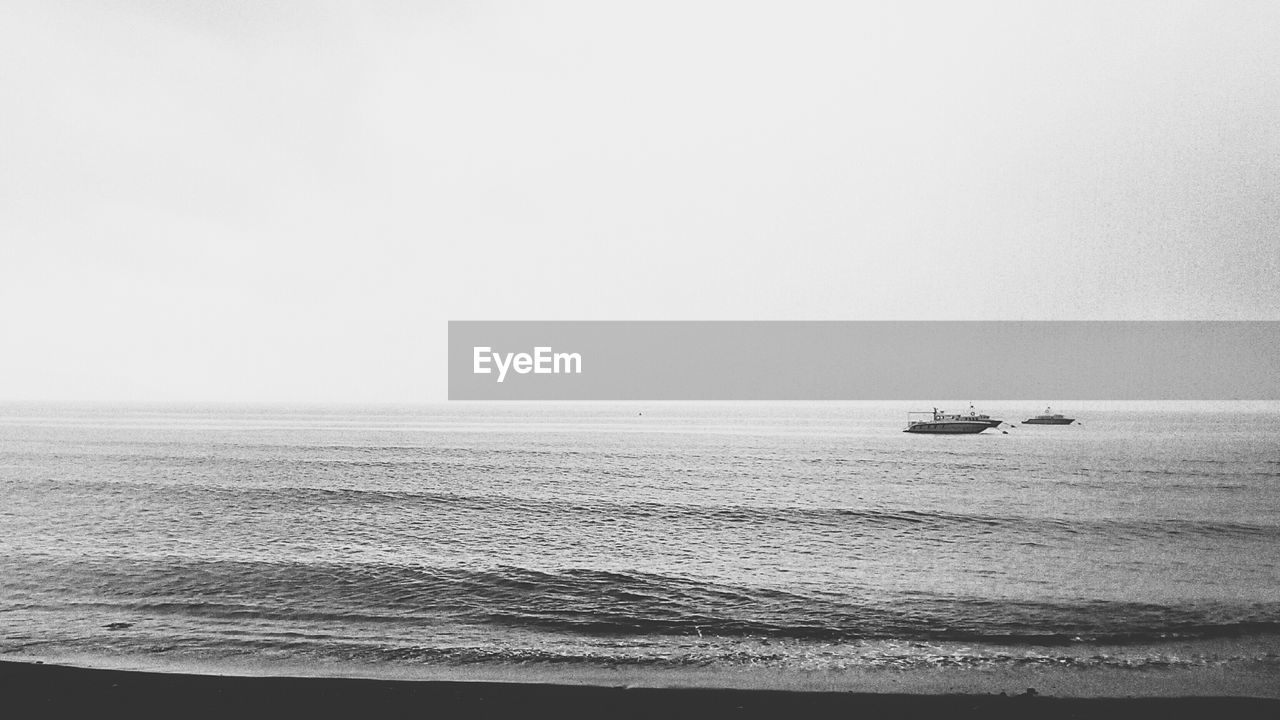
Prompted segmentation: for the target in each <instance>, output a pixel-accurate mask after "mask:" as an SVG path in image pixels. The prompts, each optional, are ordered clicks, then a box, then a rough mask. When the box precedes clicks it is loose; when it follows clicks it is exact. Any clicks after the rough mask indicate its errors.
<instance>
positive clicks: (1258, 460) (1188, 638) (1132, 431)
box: [0, 401, 1280, 687]
mask: <svg viewBox="0 0 1280 720" xmlns="http://www.w3.org/2000/svg"><path fill="white" fill-rule="evenodd" d="M968 405H969V403H968V402H967V401H950V402H949V403H945V404H942V405H939V403H937V402H933V401H921V402H915V403H908V402H899V403H889V402H883V403H871V402H867V403H836V402H831V403H674V402H672V403H634V402H629V403H607V402H597V403H581V404H573V403H564V404H559V403H509V404H507V403H441V404H435V405H422V406H407V405H406V406H399V405H397V406H373V407H364V406H351V405H344V406H313V405H305V406H304V405H297V406H292V405H234V404H209V405H162V404H151V405H110V404H97V405H68V404H61V405H53V404H7V405H0V659H9V660H31V659H41V660H47V661H58V660H60V659H66V658H71V659H76V660H78V661H80V662H88V663H89V664H95V665H99V666H107V667H113V666H114V667H139V666H150V667H156V666H164V667H179V668H181V667H210V666H236V665H237V664H239V665H240V666H244V667H253V668H257V669H258V670H259V671H265V672H272V671H273V668H290V669H297V668H310V669H311V672H314V673H318V674H335V675H368V676H382V675H401V676H402V675H405V674H409V675H413V674H414V673H422V674H424V675H426V676H432V677H448V676H449V673H451V672H463V671H466V670H469V669H470V670H474V669H477V668H479V669H485V668H490V669H493V668H502V669H506V670H509V671H510V670H515V671H519V670H520V669H526V670H538V671H540V672H543V673H544V674H545V673H551V674H552V676H554V674H555V673H557V672H568V673H572V672H574V671H581V670H585V669H591V670H596V671H610V670H612V671H627V670H631V671H643V670H645V669H655V670H664V671H668V675H669V676H670V675H671V673H675V675H674V676H676V677H678V676H679V673H680V672H683V671H692V670H704V671H705V670H712V671H719V672H724V673H728V674H733V673H748V674H750V673H756V675H755V676H758V677H785V676H787V675H788V674H792V675H796V674H805V673H825V674H826V676H827V677H838V676H839V674H840V673H846V672H866V671H876V672H887V673H912V672H917V671H929V670H932V669H940V668H950V669H959V670H962V671H963V670H972V671H975V672H981V671H984V670H992V669H995V670H999V669H1001V668H1006V669H1007V668H1028V667H1030V668H1036V667H1057V668H1068V669H1082V670H1087V669H1090V668H1104V669H1105V668H1109V669H1115V670H1117V671H1125V672H1130V671H1135V670H1136V671H1141V670H1144V669H1169V668H1174V669H1176V668H1216V669H1218V670H1219V671H1221V672H1226V673H1230V672H1234V671H1240V672H1251V673H1255V674H1256V673H1262V674H1263V676H1264V677H1268V676H1269V677H1275V678H1277V679H1278V680H1280V403H1268V402H1226V403H1194V402H1188V403H1172V402H1166V403H1156V402H1152V403H1114V402H1113V403H1102V402H1067V401H1060V402H1058V403H1056V404H1055V407H1054V411H1055V412H1062V413H1064V414H1067V415H1069V416H1072V417H1075V418H1077V422H1076V423H1074V424H1072V425H1067V426H1044V425H1026V424H1024V423H1023V422H1022V421H1023V420H1024V419H1026V418H1028V417H1031V416H1033V415H1035V414H1037V413H1040V412H1043V409H1044V407H1043V406H1044V402H1042V401H1028V402H1008V401H1002V402H988V403H978V405H977V409H978V410H979V411H980V412H988V413H989V414H991V415H992V416H993V417H997V418H1004V419H1006V420H1007V421H1008V424H1006V425H1003V426H1001V427H1000V428H995V429H990V430H987V431H985V432H983V433H982V434H980V435H958V436H940V435H919V434H909V433H904V432H902V430H903V428H904V427H905V426H906V421H907V412H909V411H919V410H928V409H930V407H932V406H940V407H943V408H944V409H947V410H948V411H961V412H967V411H968ZM1277 687H1280V681H1278V682H1277Z"/></svg>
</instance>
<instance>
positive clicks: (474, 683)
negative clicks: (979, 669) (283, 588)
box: [0, 660, 1280, 718]
mask: <svg viewBox="0 0 1280 720" xmlns="http://www.w3.org/2000/svg"><path fill="white" fill-rule="evenodd" d="M598 679H599V678H597V680H598ZM619 679H620V680H622V678H619ZM903 690H907V691H906V692H903ZM0 693H2V695H0V697H2V698H3V705H2V706H3V707H5V708H10V709H13V708H22V709H26V710H29V711H31V712H33V713H50V712H55V713H73V712H75V713H90V712H92V713H102V712H107V711H113V710H114V711H120V712H127V713H131V714H133V715H135V716H136V715H137V714H138V713H145V714H154V715H160V714H166V715H170V714H181V715H190V714H192V713H195V714H204V713H208V714H210V715H217V716H227V715H229V714H231V713H236V714H241V715H244V714H248V715H264V716H265V715H268V714H270V715H278V714H279V713H281V712H287V713H301V712H323V713H361V714H368V713H387V714H390V713H397V714H400V713H409V712H418V713H424V712H431V713H447V714H458V715H468V716H471V715H476V714H484V715H492V714H496V713H502V714H513V715H514V714H517V713H519V714H527V713H531V712H551V713H555V715H556V716H558V717H652V716H657V715H666V716H689V717H693V716H698V717H707V716H712V717H714V716H718V715H732V716H735V717H766V716H768V717H776V716H778V715H779V714H781V713H787V712H793V713H794V712H800V713H803V714H804V715H805V716H814V715H835V714H843V715H847V714H850V713H859V712H860V713H868V712H870V713H876V714H880V713H895V714H901V713H919V714H929V715H937V714H943V713H945V714H946V715H963V716H969V717H978V716H981V717H984V718H990V717H1010V718H1012V717H1026V716H1027V715H1028V713H1035V714H1036V715H1037V716H1039V717H1042V718H1058V717H1063V718H1065V717H1086V716H1087V717H1090V718H1098V717H1132V716H1134V715H1135V714H1137V713H1175V714H1180V713H1197V714H1202V713H1209V712H1226V713H1230V716H1231V717H1276V716H1278V715H1280V699H1277V698H1271V697H1256V696H1240V695H1217V694H1209V695H1206V694H1203V693H1202V692H1200V693H1197V692H1196V691H1195V690H1194V689H1191V688H1188V689H1187V693H1186V694H1185V695H1184V694H1170V695H1159V696H1157V695H1140V696H1124V695H1123V694H1122V695H1119V696H1109V697H1108V696H1096V697H1095V696H1077V695H1059V694H1051V693H1045V692H1039V691H1032V690H1029V689H1028V690H1023V691H1022V692H1020V693H1017V694H1010V693H1007V692H1005V693H979V692H929V691H927V690H920V689H916V690H915V691H912V690H911V689H910V688H886V689H885V690H884V691H866V690H865V689H863V688H859V689H857V690H830V689H826V690H823V689H754V688H744V687H713V686H707V685H699V684H689V685H652V684H644V685H637V684H634V683H617V684H601V683H599V682H594V683H571V682H554V681H551V682H547V681H533V682H530V681H528V680H527V679H526V680H495V679H475V680H464V679H454V680H443V679H374V678H360V677H315V676H298V675H239V674H237V675H231V674H196V673H190V672H158V671H152V670H111V669H102V668H89V667H77V666H71V665H59V664H48V663H43V662H41V661H33V662H21V661H13V660H2V661H0Z"/></svg>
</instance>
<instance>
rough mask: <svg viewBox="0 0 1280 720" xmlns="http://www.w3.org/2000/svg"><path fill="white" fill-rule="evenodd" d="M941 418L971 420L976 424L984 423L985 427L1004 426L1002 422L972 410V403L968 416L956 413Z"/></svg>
mask: <svg viewBox="0 0 1280 720" xmlns="http://www.w3.org/2000/svg"><path fill="white" fill-rule="evenodd" d="M943 417H944V418H946V419H948V420H972V421H976V422H984V423H986V424H987V427H1000V426H1001V425H1003V424H1004V421H1003V420H997V419H995V418H993V417H991V416H990V415H987V414H985V413H979V412H978V411H977V410H974V409H973V403H970V404H969V414H968V415H960V414H958V413H957V414H955V415H943Z"/></svg>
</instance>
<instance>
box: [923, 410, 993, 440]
mask: <svg viewBox="0 0 1280 720" xmlns="http://www.w3.org/2000/svg"><path fill="white" fill-rule="evenodd" d="M921 415H928V416H929V419H927V420H925V419H913V417H918V416H921ZM976 418H977V415H975V416H974V417H973V418H965V417H964V416H963V415H948V414H946V413H944V412H942V411H941V410H939V409H938V408H934V409H933V412H931V413H927V412H909V413H907V427H906V429H905V430H903V431H902V432H909V433H931V434H936V435H971V434H974V433H980V432H982V431H983V430H986V429H987V428H989V427H994V426H993V425H991V423H990V420H989V419H988V420H978V419H976Z"/></svg>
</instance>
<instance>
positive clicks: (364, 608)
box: [0, 559, 1280, 645]
mask: <svg viewBox="0 0 1280 720" xmlns="http://www.w3.org/2000/svg"><path fill="white" fill-rule="evenodd" d="M2 565H3V567H0V570H3V571H4V573H5V576H6V577H7V578H15V577H19V576H20V577H22V578H23V581H21V582H16V583H14V582H10V581H9V580H0V591H3V594H4V596H5V597H7V598H9V599H10V600H11V601H13V602H14V603H22V604H24V606H27V607H34V606H41V607H44V608H45V609H66V610H73V611H74V610H75V609H76V608H81V609H82V610H83V609H87V608H98V609H102V610H117V611H124V610H127V611H131V612H134V613H141V614H144V615H170V616H172V615H181V616H197V617H202V618H216V619H224V620H236V621H244V620H254V621H258V620H261V621H273V622H281V623H290V622H293V623H307V622H313V623H314V622H320V623H328V624H339V625H341V624H343V623H374V624H378V623H382V624H389V625H411V626H421V627H429V626H432V625H438V624H441V623H446V624H455V625H470V626H494V627H502V628H507V629H511V628H531V629H536V630H539V631H544V632H553V633H566V634H573V635H589V636H644V635H664V636H669V635H685V636H693V635H699V636H703V635H705V636H725V637H762V638H794V639H811V640H828V641H849V640H861V639H904V640H962V641H977V642H987V643H1005V644H1035V645H1053V644H1070V643H1078V642H1085V641H1089V642H1105V643H1120V644H1127V643H1141V642H1151V641H1160V640H1168V639H1171V638H1208V637H1239V636H1244V635H1259V634H1275V633H1280V602H1273V603H1237V604H1232V603H1223V602H1215V603H1182V604H1175V605H1161V604H1153V603H1132V602H1110V601H1090V600H1085V601H1074V602H1067V601H1047V600H1046V601H1013V600H998V599H992V598H977V597H963V596H946V595H934V594H925V593H911V594H908V593H899V594H892V593H885V592H879V591H875V590H872V589H868V590H866V591H865V592H862V593H858V594H835V593H822V592H813V591H810V592H805V591H798V590H781V589H777V588H765V587H751V586H745V585H731V584H725V583H716V582H708V581H705V580H700V579H697V578H692V577H684V576H678V575H669V574H655V573H644V572H623V571H608V570H598V569H574V568H568V569H558V570H537V569H531V568H519V567H508V566H492V567H467V566H449V567H428V566H416V567H409V566H401V565H388V564H382V565H371V564H311V563H306V564H300V563H269V562H232V561H213V562H211V561H195V560H181V559H170V560H164V561H160V560H151V561H141V560H138V561H122V560H98V561H91V560H62V561H44V562H40V563H32V564H30V565H25V564H24V565H23V566H22V567H17V566H15V563H14V561H13V560H12V559H10V560H7V561H5V562H4V563H3V564H2ZM42 575H43V576H42ZM40 588H55V589H57V592H56V593H55V592H52V591H49V592H43V591H41V589H40Z"/></svg>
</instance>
